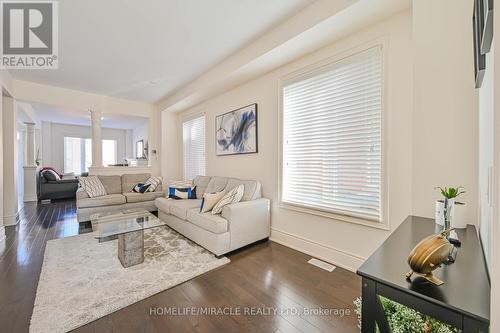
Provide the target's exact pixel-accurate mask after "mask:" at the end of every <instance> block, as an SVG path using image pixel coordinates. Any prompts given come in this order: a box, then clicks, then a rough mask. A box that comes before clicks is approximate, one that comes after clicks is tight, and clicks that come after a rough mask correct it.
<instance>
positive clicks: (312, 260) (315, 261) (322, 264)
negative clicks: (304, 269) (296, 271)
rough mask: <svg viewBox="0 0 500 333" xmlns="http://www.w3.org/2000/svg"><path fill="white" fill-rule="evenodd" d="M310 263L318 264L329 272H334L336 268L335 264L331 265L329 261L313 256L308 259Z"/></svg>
mask: <svg viewBox="0 0 500 333" xmlns="http://www.w3.org/2000/svg"><path fill="white" fill-rule="evenodd" d="M308 263H310V264H311V265H314V266H317V267H319V268H321V269H324V270H325V271H329V272H333V270H334V269H335V266H333V265H330V264H329V263H327V262H324V261H321V260H318V259H316V258H312V259H311V260H309V261H308Z"/></svg>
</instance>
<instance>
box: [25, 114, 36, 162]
mask: <svg viewBox="0 0 500 333" xmlns="http://www.w3.org/2000/svg"><path fill="white" fill-rule="evenodd" d="M24 124H25V125H26V142H25V147H26V161H25V165H26V166H34V165H35V123H24Z"/></svg>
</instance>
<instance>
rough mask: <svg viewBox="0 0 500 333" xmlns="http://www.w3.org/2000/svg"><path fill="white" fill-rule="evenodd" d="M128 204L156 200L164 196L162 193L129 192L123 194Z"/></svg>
mask: <svg viewBox="0 0 500 333" xmlns="http://www.w3.org/2000/svg"><path fill="white" fill-rule="evenodd" d="M123 195H124V196H125V198H126V200H127V202H144V201H151V200H155V199H156V198H158V197H161V196H162V195H163V193H162V192H145V193H136V192H127V193H123Z"/></svg>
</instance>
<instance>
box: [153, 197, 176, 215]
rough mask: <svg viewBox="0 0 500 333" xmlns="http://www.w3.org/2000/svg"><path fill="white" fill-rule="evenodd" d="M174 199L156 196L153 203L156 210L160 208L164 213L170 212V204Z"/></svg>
mask: <svg viewBox="0 0 500 333" xmlns="http://www.w3.org/2000/svg"><path fill="white" fill-rule="evenodd" d="M175 201H177V200H174V199H168V198H163V197H162V198H156V199H155V205H156V208H158V210H161V211H162V212H164V213H165V214H170V206H172V205H173V204H174V203H175Z"/></svg>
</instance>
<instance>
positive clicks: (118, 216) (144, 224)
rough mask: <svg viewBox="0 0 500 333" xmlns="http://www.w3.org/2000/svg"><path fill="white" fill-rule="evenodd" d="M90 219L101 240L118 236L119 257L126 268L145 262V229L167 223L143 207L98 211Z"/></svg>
mask: <svg viewBox="0 0 500 333" xmlns="http://www.w3.org/2000/svg"><path fill="white" fill-rule="evenodd" d="M90 221H91V223H92V229H93V230H94V231H97V236H96V238H97V239H98V240H99V242H105V241H109V240H113V239H116V238H118V259H119V260H120V262H121V264H122V266H123V267H125V268H126V267H130V266H134V265H138V264H140V263H142V262H144V230H145V229H151V228H157V227H161V226H165V225H166V223H165V222H162V221H161V220H160V219H158V218H157V217H156V216H154V215H153V214H151V213H150V212H148V211H147V210H145V209H142V208H136V209H126V210H122V211H119V212H116V211H115V212H104V213H97V214H93V215H92V216H91V217H90Z"/></svg>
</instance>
